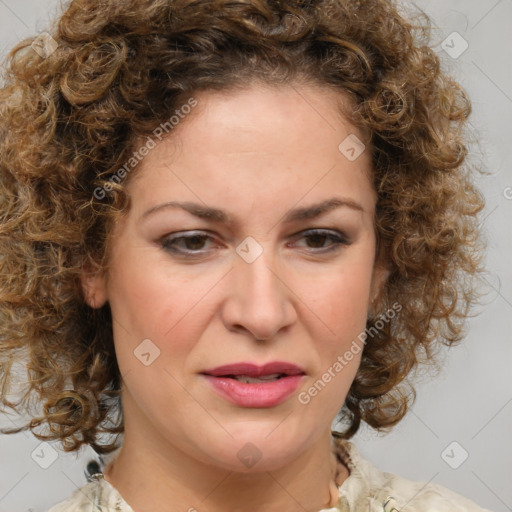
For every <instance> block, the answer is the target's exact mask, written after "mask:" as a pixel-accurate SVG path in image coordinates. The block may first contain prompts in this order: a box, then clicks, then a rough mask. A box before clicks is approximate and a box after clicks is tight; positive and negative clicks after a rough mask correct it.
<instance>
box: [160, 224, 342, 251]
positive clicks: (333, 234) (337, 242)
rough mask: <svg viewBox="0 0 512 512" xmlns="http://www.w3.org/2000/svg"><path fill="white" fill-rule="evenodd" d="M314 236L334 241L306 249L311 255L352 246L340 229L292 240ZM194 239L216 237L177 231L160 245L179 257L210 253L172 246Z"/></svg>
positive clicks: (309, 233)
mask: <svg viewBox="0 0 512 512" xmlns="http://www.w3.org/2000/svg"><path fill="white" fill-rule="evenodd" d="M314 235H321V236H325V237H326V238H328V239H330V240H331V241H333V242H332V243H331V244H330V245H328V246H327V247H320V248H316V249H315V248H308V247H306V248H305V249H306V250H307V252H310V253H311V254H317V255H321V254H326V253H328V252H330V251H334V250H336V249H340V248H342V247H346V246H348V245H350V244H351V243H352V242H351V240H350V237H348V236H347V234H346V233H345V232H343V231H340V230H338V229H333V228H308V229H303V230H302V231H299V232H298V233H296V234H295V235H293V236H292V239H293V240H294V241H296V240H300V239H303V238H307V237H308V236H314ZM194 237H200V238H205V239H206V240H209V241H212V240H214V239H215V236H214V235H213V234H212V233H211V232H209V231H207V230H188V231H177V232H175V233H170V234H168V235H166V236H164V237H162V238H161V239H160V240H159V244H160V245H161V246H162V248H163V249H164V250H166V251H169V252H172V253H173V254H175V255H177V256H180V255H181V256H189V257H194V256H198V257H201V256H203V255H205V254H207V253H208V252H209V250H208V249H199V250H197V251H190V250H189V251H187V250H186V249H175V248H172V247H171V246H170V242H173V241H175V240H187V239H190V238H194Z"/></svg>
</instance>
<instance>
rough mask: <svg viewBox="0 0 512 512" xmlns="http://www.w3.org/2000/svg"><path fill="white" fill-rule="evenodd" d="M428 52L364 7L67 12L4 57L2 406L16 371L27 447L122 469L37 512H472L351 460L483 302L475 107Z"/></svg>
mask: <svg viewBox="0 0 512 512" xmlns="http://www.w3.org/2000/svg"><path fill="white" fill-rule="evenodd" d="M426 34H427V32H426V29H424V28H422V26H421V25H417V26H416V25H413V24H412V23H411V22H409V21H406V20H405V19H404V18H402V17H401V16H400V15H399V14H398V12H397V8H396V6H395V5H393V3H392V2H389V1H384V0H379V1H377V0H372V1H367V2H354V1H349V0H336V1H310V2H307V1H299V0H288V1H282V2H281V1H280V2H267V1H261V0H246V1H240V2H231V1H229V2H228V1H225V0H221V1H218V2H217V1H216V2H212V1H206V0H202V1H196V2H190V1H180V0H172V1H169V0H165V1H164V0H152V1H140V0H138V1H137V2H135V1H134V0H123V1H118V2H112V3H105V2H100V1H94V0H88V1H86V0H75V1H73V2H71V3H70V4H69V6H68V7H67V8H66V10H65V12H64V13H63V14H62V15H61V16H60V18H59V19H58V20H57V23H56V25H55V28H54V29H53V30H52V32H51V36H50V35H47V36H46V37H45V38H41V37H40V38H39V39H38V40H37V41H35V40H34V39H31V40H29V41H25V42H23V43H20V44H19V45H18V46H17V47H16V48H14V49H13V50H12V52H11V56H12V60H11V62H10V64H9V70H10V72H11V74H10V81H9V82H8V84H7V86H6V87H5V88H4V89H3V90H2V99H3V121H2V134H1V135H2V137H1V140H2V151H1V154H2V161H1V176H2V187H3V190H2V197H3V198H4V199H3V202H2V205H1V208H2V215H1V218H2V227H1V244H2V258H1V262H2V266H1V268H2V289H1V295H0V297H1V301H0V302H1V314H2V327H1V329H2V331H1V336H0V340H1V348H2V352H1V353H2V390H3V392H2V402H3V405H4V407H11V408H12V409H14V410H17V411H23V410H24V409H23V407H25V406H24V404H23V400H19V401H18V402H13V401H12V398H11V397H10V396H9V388H10V386H12V384H13V383H14V373H13V362H15V361H22V362H24V364H26V366H27V368H28V370H29V378H28V379H27V381H26V387H25V389H23V390H22V391H23V393H22V397H23V398H27V397H28V396H29V395H30V394H32V393H33V392H36V393H37V395H38V400H39V401H42V403H43V409H44V410H43V412H42V413H40V414H36V413H34V414H33V419H32V420H31V422H30V424H29V425H27V426H26V427H25V429H27V428H30V430H31V431H32V432H33V433H34V435H36V436H37V437H38V438H39V439H44V440H59V441H61V442H62V445H63V447H64V449H65V450H66V451H75V450H78V449H79V448H80V446H82V445H84V444H89V445H90V446H91V447H92V448H94V449H95V450H96V451H97V452H98V453H99V454H108V453H110V454H113V453H114V452H115V457H113V458H112V459H111V460H110V461H109V463H108V465H107V466H106V467H104V468H99V470H97V471H96V474H95V475H93V476H92V477H91V478H90V480H91V481H90V482H89V483H88V484H87V485H85V486H84V487H82V488H81V489H79V490H77V491H76V492H75V493H74V494H73V495H72V496H71V497H69V499H67V500H66V501H64V502H62V503H60V504H57V505H55V506H54V507H53V508H52V509H51V512H60V511H64V510H65V511H75V510H77V511H78V510H121V511H123V512H129V511H135V512H139V511H142V510H152V511H154V512H157V511H160V510H188V511H194V510H198V511H203V510H204V511H211V512H218V511H226V510H230V511H249V510H251V511H263V510H264V511H265V512H268V511H270V512H273V511H280V512H282V511H296V510H308V511H319V510H323V511H326V510H329V511H338V510H343V511H356V510H372V511H377V510H378V511H382V510H385V511H391V510H415V511H427V510H428V511H443V510H446V511H448V510H450V511H453V510H464V511H477V510H484V509H482V508H480V507H479V506H478V505H476V504H475V503H472V502H471V501H470V500H468V499H466V498H464V497H462V496H460V495H458V494H456V493H454V492H452V491H450V490H448V489H446V488H444V487H442V486H439V485H436V484H428V485H425V484H424V483H422V482H412V481H410V480H407V479H406V478H403V477H400V476H397V475H391V474H389V473H384V472H382V471H380V470H378V469H377V468H375V467H373V466H372V465H371V464H370V463H369V462H368V461H366V460H364V459H362V458H361V456H360V455H359V454H358V451H357V448H356V447H355V445H354V444H353V443H352V442H350V441H349V439H350V438H351V437H352V436H353V435H354V434H355V433H356V432H357V430H358V429H359V427H360V424H361V422H363V421H364V422H366V423H367V424H369V425H370V426H372V427H374V428H376V429H378V430H386V429H389V428H391V427H392V426H393V425H395V424H397V423H398V422H399V421H400V420H401V419H402V418H403V417H404V415H405V414H406V412H407V409H408V406H410V404H411V403H412V399H413V397H414V391H413V390H412V388H410V387H408V386H407V384H406V382H407V381H406V377H407V376H408V375H409V373H410V372H411V370H412V369H413V368H415V367H416V365H417V364H420V363H426V362H431V361H432V360H433V357H432V355H433V353H434V351H435V348H436V347H437V346H438V345H439V344H440V343H445V344H448V345H450V344H453V343H455V342H457V341H459V340H460V339H461V338H462V327H463V323H464V319H465V318H466V316H467V314H468V308H469V306H470V305H471V303H472V302H473V300H474V299H475V297H476V291H475V290H474V288H473V287H472V284H471V283H472V279H473V278H474V277H475V276H476V275H478V272H480V270H481V268H480V261H481V259H480V258H481V247H480V244H479V241H478V228H477V213H478V212H479V211H480V210H481V208H482V206H483V200H482V197H481V195H480V193H479V192H478V191H477V190H476V188H475V187H474V185H473V184H472V176H471V173H470V170H469V167H468V166H467V165H466V164H465V156H466V145H465V144H466V143H465V139H464V134H463V127H464V123H465V121H466V119H467V117H468V115H469V113H470V103H469V100H468V98H467V96H466V94H465V93H464V91H463V90H462V89H461V88H460V86H459V85H458V84H457V83H456V82H455V81H453V80H452V79H450V78H449V77H448V76H446V75H444V74H443V73H441V72H440V69H439V62H438V58H437V57H436V56H435V54H434V53H433V51H432V50H431V49H429V47H428V46H427V45H426V43H425V41H423V42H422V39H421V36H422V35H423V36H426ZM31 44H32V48H30V47H29V45H31ZM17 384H18V386H20V383H19V382H18V383H17ZM18 389H19V388H18ZM336 416H339V418H341V420H342V421H343V422H344V424H345V426H346V428H345V430H344V431H343V432H331V424H332V421H333V420H334V419H335V417H336ZM42 426H43V427H44V426H46V427H49V428H47V429H46V431H42V429H41V428H38V427H42ZM19 430H20V429H16V430H15V429H11V430H9V431H4V432H5V433H11V432H16V431H19ZM104 434H123V436H122V444H121V445H119V444H118V443H117V441H118V440H119V439H118V438H115V439H114V440H110V442H102V441H104V439H103V440H102V436H103V435H104ZM118 448H119V451H118V452H117V451H116V449H118Z"/></svg>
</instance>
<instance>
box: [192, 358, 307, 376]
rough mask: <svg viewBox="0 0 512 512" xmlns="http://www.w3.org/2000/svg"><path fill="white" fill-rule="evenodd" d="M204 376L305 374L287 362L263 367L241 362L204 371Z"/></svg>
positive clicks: (268, 364)
mask: <svg viewBox="0 0 512 512" xmlns="http://www.w3.org/2000/svg"><path fill="white" fill-rule="evenodd" d="M201 373H202V374H203V375H211V376H213V377H221V376H226V375H247V376H249V377H262V376H264V375H272V374H273V373H285V374H286V375H300V374H305V373H306V372H305V371H304V369H303V368H301V367H300V366H298V365H296V364H294V363H290V362H287V361H272V362H270V363H266V364H264V365H263V366H258V365H257V364H254V363H250V362H240V363H231V364H225V365H222V366H217V367H215V368H210V369H209V370H203V371H202V372H201Z"/></svg>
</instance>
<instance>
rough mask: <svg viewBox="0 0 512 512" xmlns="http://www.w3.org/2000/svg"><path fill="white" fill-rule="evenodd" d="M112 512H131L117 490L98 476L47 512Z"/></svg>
mask: <svg viewBox="0 0 512 512" xmlns="http://www.w3.org/2000/svg"><path fill="white" fill-rule="evenodd" d="M113 510H116V511H119V512H133V510H132V509H131V508H130V506H129V505H128V504H127V503H126V502H125V501H124V500H123V498H122V497H121V496H120V494H119V493H118V492H117V490H116V489H115V488H114V487H112V486H111V485H110V484H109V483H108V482H107V481H106V480H105V479H104V478H103V476H102V475H101V474H100V476H99V477H97V478H93V479H92V481H90V482H89V483H87V484H86V485H84V486H83V487H80V488H79V489H76V490H75V491H74V492H73V494H72V495H71V496H70V497H69V498H67V499H66V500H64V501H61V502H60V503H57V504H56V505H54V506H53V507H52V508H50V509H49V510H48V511H47V512H111V511H113Z"/></svg>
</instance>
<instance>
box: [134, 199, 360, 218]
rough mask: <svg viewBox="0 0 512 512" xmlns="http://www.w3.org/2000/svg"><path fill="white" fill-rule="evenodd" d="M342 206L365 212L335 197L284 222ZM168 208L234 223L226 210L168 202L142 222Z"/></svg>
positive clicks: (298, 211) (298, 210)
mask: <svg viewBox="0 0 512 512" xmlns="http://www.w3.org/2000/svg"><path fill="white" fill-rule="evenodd" d="M342 206H345V207H348V208H351V209H353V210H356V211H360V212H364V208H363V207H362V206H361V205H360V204H359V203H357V202H356V201H354V200H353V199H350V198H341V197H333V198H331V199H327V200H325V201H322V202H320V203H317V204H313V205H311V206H306V207H303V208H296V209H294V210H291V211H289V212H288V213H287V214H286V215H285V216H284V220H283V222H285V223H291V222H296V221H299V220H309V219H314V218H316V217H319V216H320V215H323V214H325V213H327V212H329V211H331V210H334V209H335V208H339V207H342ZM168 208H181V209H182V210H185V211H187V212H188V213H190V214H192V215H194V216H195V217H199V218H200V219H204V220H209V221H212V222H219V223H225V224H228V223H230V222H232V217H231V215H230V214H229V213H227V212H226V211H224V210H220V209H218V208H210V207H208V206H203V205H200V204H198V203H192V202H188V201H186V202H179V201H168V202H166V203H162V204H158V205H156V206H153V207H151V208H150V209H149V210H147V211H146V212H144V213H143V214H142V216H141V220H142V219H145V218H146V217H148V216H150V215H153V214H155V213H157V212H159V211H162V210H165V209H168Z"/></svg>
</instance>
